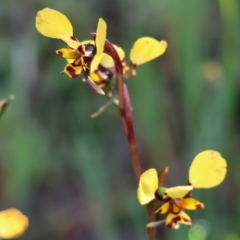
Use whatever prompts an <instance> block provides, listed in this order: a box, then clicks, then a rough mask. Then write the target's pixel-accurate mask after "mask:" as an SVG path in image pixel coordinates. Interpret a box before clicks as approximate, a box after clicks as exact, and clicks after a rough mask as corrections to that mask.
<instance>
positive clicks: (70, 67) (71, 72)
mask: <svg viewBox="0 0 240 240" xmlns="http://www.w3.org/2000/svg"><path fill="white" fill-rule="evenodd" d="M81 72H82V66H74V63H68V64H67V65H66V66H65V67H64V69H63V70H62V72H61V73H66V74H67V75H68V76H69V77H70V78H75V77H77V76H79V75H80V74H81Z"/></svg>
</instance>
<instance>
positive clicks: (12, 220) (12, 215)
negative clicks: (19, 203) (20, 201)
mask: <svg viewBox="0 0 240 240" xmlns="http://www.w3.org/2000/svg"><path fill="white" fill-rule="evenodd" d="M27 227H28V218H27V217H26V216H25V215H23V214H22V213H21V212H20V211H19V210H17V209H15V208H9V209H7V210H4V211H0V239H9V238H17V237H20V236H21V235H22V234H23V233H24V232H25V230H26V228H27Z"/></svg>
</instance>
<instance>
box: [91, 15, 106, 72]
mask: <svg viewBox="0 0 240 240" xmlns="http://www.w3.org/2000/svg"><path fill="white" fill-rule="evenodd" d="M106 36H107V24H106V22H105V21H104V20H103V19H102V18H99V20H98V26H97V32H96V40H95V41H96V48H97V52H96V55H95V56H94V58H93V60H92V63H91V71H95V70H96V69H97V68H98V65H99V64H100V62H101V59H102V54H103V51H104V45H105V41H106Z"/></svg>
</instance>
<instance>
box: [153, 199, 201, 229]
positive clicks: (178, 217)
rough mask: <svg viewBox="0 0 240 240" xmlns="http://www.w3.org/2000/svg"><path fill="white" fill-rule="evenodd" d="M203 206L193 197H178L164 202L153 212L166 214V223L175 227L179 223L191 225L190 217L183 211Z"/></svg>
mask: <svg viewBox="0 0 240 240" xmlns="http://www.w3.org/2000/svg"><path fill="white" fill-rule="evenodd" d="M201 208H204V204H203V203H201V202H199V201H197V200H196V199H194V198H188V197H187V198H183V199H181V198H178V199H171V198H168V201H167V202H165V203H164V204H163V205H162V206H161V207H160V208H159V209H158V210H157V211H156V212H155V213H159V214H166V225H167V226H168V227H170V228H175V227H176V226H177V225H179V224H185V225H191V224H192V221H191V218H190V217H189V216H188V215H187V214H186V213H185V212H184V211H183V209H187V210H196V209H201Z"/></svg>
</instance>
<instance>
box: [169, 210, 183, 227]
mask: <svg viewBox="0 0 240 240" xmlns="http://www.w3.org/2000/svg"><path fill="white" fill-rule="evenodd" d="M180 223H181V217H180V216H179V214H177V215H176V214H173V213H169V214H168V215H167V218H166V225H167V227H169V228H175V227H176V226H177V225H178V224H180Z"/></svg>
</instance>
